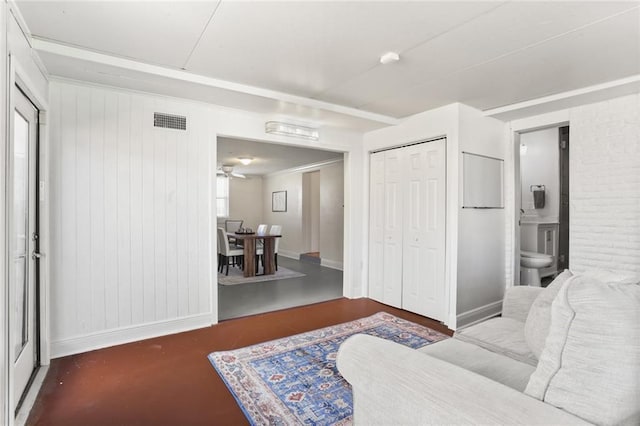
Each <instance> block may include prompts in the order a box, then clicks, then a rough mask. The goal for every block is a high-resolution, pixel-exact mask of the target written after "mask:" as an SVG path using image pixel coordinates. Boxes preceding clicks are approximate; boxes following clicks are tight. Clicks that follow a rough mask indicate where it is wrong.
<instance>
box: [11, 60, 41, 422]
mask: <svg viewBox="0 0 640 426" xmlns="http://www.w3.org/2000/svg"><path fill="white" fill-rule="evenodd" d="M7 63H8V71H9V72H8V76H7V77H8V78H7V81H6V82H5V83H6V86H5V87H6V93H7V104H6V105H7V110H6V116H5V118H6V123H7V126H6V133H5V140H6V141H7V146H6V148H5V151H6V152H5V154H7V153H8V150H9V143H8V141H10V140H11V137H12V135H13V130H14V123H13V119H14V114H13V111H14V109H15V93H16V91H17V90H21V91H22V92H23V93H24V95H25V96H26V97H27V98H28V99H29V100H30V101H31V102H32V103H33V104H34V106H35V107H36V108H37V109H38V112H39V114H38V115H39V119H38V141H37V145H38V149H37V158H36V166H37V167H38V180H39V182H37V190H36V197H37V201H36V202H37V203H38V219H39V223H38V229H39V249H40V253H42V254H43V257H42V258H40V263H39V265H38V267H37V278H38V281H39V282H37V283H36V287H37V291H36V293H37V294H38V296H39V298H38V299H39V300H38V301H37V305H36V307H37V312H36V319H37V321H38V324H37V325H36V326H37V328H38V329H39V332H38V340H37V342H35V343H36V347H37V348H38V353H37V358H38V359H39V362H40V366H47V365H49V363H50V351H49V341H50V338H49V334H50V333H49V299H50V298H49V277H50V264H49V259H48V256H47V253H49V235H50V226H49V205H50V203H49V192H48V176H49V150H48V125H47V114H48V111H49V104H48V101H47V94H46V93H41V91H40V90H39V89H38V88H37V86H36V85H35V84H34V83H33V82H32V80H31V78H30V77H29V73H28V72H27V70H26V68H25V67H23V66H22V65H21V64H20V61H19V60H18V59H17V58H16V56H15V55H12V54H11V53H9V55H8V57H7ZM18 87H19V89H18ZM9 161H10V158H9V157H8V156H7V158H6V162H7V163H6V166H7V167H5V176H4V179H5V183H6V186H7V188H9V187H11V185H12V178H11V171H12V170H13V169H12V167H9V166H10V164H9V163H8V162H9ZM10 199H11V198H10V197H9V194H7V198H6V201H7V202H6V205H5V206H4V209H5V212H4V213H5V223H4V224H2V226H3V227H4V231H5V235H9V231H10V230H9V217H10V215H9V210H10V207H11V206H10V205H9V202H8V201H9V200H10ZM3 255H4V256H5V257H6V256H8V249H7V247H6V243H5V247H4V253H3ZM3 281H4V294H3V298H4V312H5V314H4V315H3V316H2V319H1V321H2V329H3V331H4V332H5V336H4V351H3V352H4V353H3V356H2V359H3V362H2V367H1V368H2V391H3V393H4V395H5V398H4V402H5V404H6V405H5V406H4V413H2V416H3V419H2V420H4V423H5V424H7V425H8V426H11V425H13V424H14V422H15V418H16V417H17V416H16V413H15V412H14V409H13V407H14V405H15V401H16V398H19V397H20V396H21V395H14V394H13V393H14V392H13V371H12V366H13V361H12V360H13V357H12V356H11V353H10V352H11V349H10V348H11V347H10V344H9V343H10V342H11V341H12V335H11V334H10V333H12V331H11V330H12V327H11V324H10V315H9V308H10V301H11V300H12V299H11V297H10V296H11V295H12V293H11V292H10V286H9V269H8V268H7V270H6V271H5V274H4V277H3ZM40 371H42V369H40ZM34 377H35V376H34ZM36 382H37V380H36V381H35V382H34V381H33V380H32V383H31V388H30V389H29V391H28V392H27V395H30V394H32V392H34V391H37V390H38V389H36V388H38V387H39V383H36ZM27 398H28V397H27ZM30 409H31V406H30V404H29V403H28V402H27V401H26V400H25V401H24V402H23V404H22V406H21V408H20V413H21V414H22V412H23V411H24V410H30Z"/></svg>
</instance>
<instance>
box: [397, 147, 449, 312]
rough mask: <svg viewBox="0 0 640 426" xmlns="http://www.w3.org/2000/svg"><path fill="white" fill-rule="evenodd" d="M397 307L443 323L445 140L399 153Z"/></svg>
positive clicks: (406, 149) (409, 148) (444, 306)
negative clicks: (401, 172)
mask: <svg viewBox="0 0 640 426" xmlns="http://www.w3.org/2000/svg"><path fill="white" fill-rule="evenodd" d="M404 151H405V155H406V162H405V164H406V166H405V171H406V172H405V173H406V180H405V188H406V189H405V192H404V200H403V208H402V214H403V238H402V241H403V250H402V252H403V257H402V308H403V309H406V310H408V311H411V312H415V313H418V314H421V315H424V316H427V317H429V318H433V319H436V320H441V321H442V320H444V319H445V313H446V301H445V287H444V276H445V202H446V198H445V140H444V139H440V140H437V141H433V142H428V143H423V144H419V145H413V146H409V147H407V148H404Z"/></svg>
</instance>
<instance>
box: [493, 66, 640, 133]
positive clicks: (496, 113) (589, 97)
mask: <svg viewBox="0 0 640 426" xmlns="http://www.w3.org/2000/svg"><path fill="white" fill-rule="evenodd" d="M637 93H640V74H636V75H632V76H630V77H625V78H621V79H618V80H613V81H608V82H606V83H602V84H596V85H593V86H588V87H582V88H580V89H575V90H570V91H567V92H562V93H556V94H553V95H549V96H544V97H542V98H537V99H531V100H528V101H524V102H518V103H516V104H511V105H506V106H502V107H498V108H492V109H487V110H484V111H483V112H484V115H486V116H488V117H494V118H498V119H500V120H503V121H511V120H514V119H517V118H523V117H528V116H531V115H539V114H544V113H547V112H551V111H557V110H560V109H566V108H571V107H575V106H578V105H584V104H588V103H594V102H600V101H603V100H607V99H613V98H616V97H619V96H625V95H630V94H637Z"/></svg>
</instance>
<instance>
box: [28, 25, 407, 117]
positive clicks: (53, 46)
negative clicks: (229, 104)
mask: <svg viewBox="0 0 640 426" xmlns="http://www.w3.org/2000/svg"><path fill="white" fill-rule="evenodd" d="M31 41H32V45H33V48H34V49H35V50H36V51H38V52H46V53H50V54H54V55H58V56H62V57H68V58H74V59H79V60H83V61H87V62H92V63H96V64H101V65H107V66H112V67H117V68H121V69H125V70H131V71H136V72H142V73H147V74H150V75H156V76H160V77H166V78H171V79H174V80H179V81H184V82H188V83H195V84H200V85H203V86H209V87H213V88H217V89H223V90H229V91H232V92H238V93H243V94H247V95H253V96H259V97H262V98H267V99H273V100H276V101H279V102H288V103H292V104H296V105H301V106H305V107H308V108H313V109H318V110H324V111H330V112H334V113H337V114H343V115H347V116H351V117H356V118H361V119H364V120H369V121H373V122H377V123H382V124H387V125H396V124H398V123H399V122H400V120H398V119H397V118H394V117H390V116H387V115H382V114H376V113H373V112H369V111H364V110H361V109H357V108H350V107H346V106H343V105H337V104H333V103H330V102H324V101H319V100H317V99H311V98H306V97H303V96H296V95H291V94H288V93H284V92H278V91H275V90H269V89H264V88H261V87H256V86H249V85H246V84H240V83H234V82H231V81H226V80H219V79H216V78H211V77H206V76H203V75H199V74H193V73H190V72H187V71H182V70H177V69H171V68H165V67H162V66H158V65H151V64H147V63H144V62H139V61H134V60H131V59H127V58H122V57H118V56H112V55H106V54H104V53H99V52H94V51H91V50H87V49H82V48H79V47H74V46H68V45H65V44H60V43H56V42H53V41H50V40H44V39H40V38H37V37H33V38H32V39H31Z"/></svg>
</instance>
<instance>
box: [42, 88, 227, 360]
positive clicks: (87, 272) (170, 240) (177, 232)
mask: <svg viewBox="0 0 640 426" xmlns="http://www.w3.org/2000/svg"><path fill="white" fill-rule="evenodd" d="M50 95H51V112H52V113H51V134H50V141H51V158H50V163H51V176H50V182H51V183H50V191H51V194H50V199H51V202H52V206H51V207H52V208H51V219H50V220H51V229H52V236H51V240H52V244H51V253H50V256H51V258H50V261H51V265H52V270H51V275H52V282H51V340H52V356H53V357H55V356H61V355H65V354H68V353H74V352H79V351H83V350H87V349H92V348H95V347H100V346H107V345H111V344H114V343H120V342H124V341H130V340H136V339H139V338H141V337H149V336H151V335H156V334H166V333H167V332H172V331H179V330H182V329H186V328H194V327H197V326H199V325H201V326H204V325H207V324H210V323H211V319H212V307H211V306H210V305H211V291H212V288H213V287H214V286H215V281H214V279H213V278H212V274H211V271H212V269H213V262H215V259H214V256H213V255H212V253H211V250H212V248H211V247H210V241H211V239H210V238H209V235H210V234H211V232H212V230H211V220H210V217H209V212H210V194H211V191H212V188H211V182H212V181H213V180H212V179H211V177H212V172H213V173H215V170H213V171H212V170H211V165H212V164H213V165H215V142H214V140H215V136H212V135H214V133H213V132H212V131H211V129H210V128H209V124H208V123H209V122H210V121H211V120H210V110H209V109H208V108H207V107H206V106H204V105H198V104H191V103H181V102H179V101H173V100H168V99H164V98H155V97H150V96H145V95H142V94H136V93H128V92H117V91H113V90H108V89H102V88H98V87H90V86H81V85H75V84H68V83H64V82H53V83H52V85H51V93H50ZM154 111H158V112H167V113H174V114H180V115H186V116H187V131H178V130H169V129H157V128H154V127H153V113H154ZM212 139H213V140H212Z"/></svg>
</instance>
